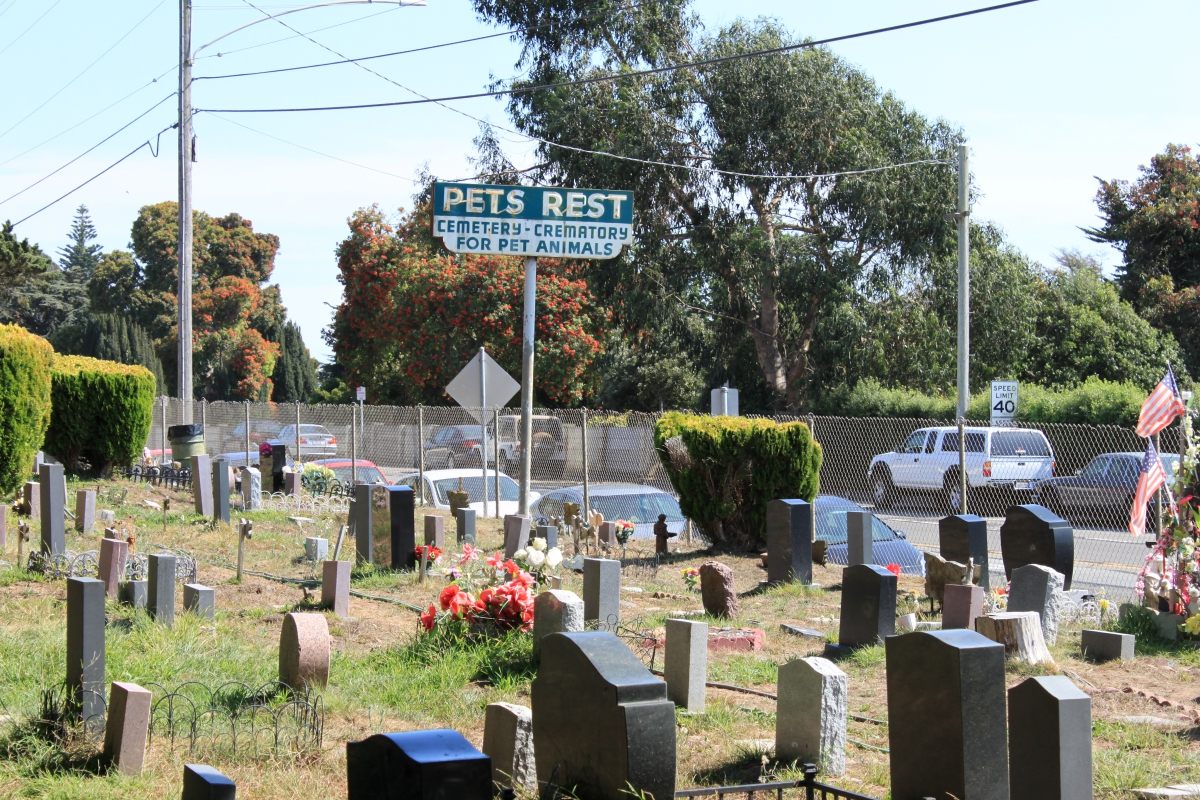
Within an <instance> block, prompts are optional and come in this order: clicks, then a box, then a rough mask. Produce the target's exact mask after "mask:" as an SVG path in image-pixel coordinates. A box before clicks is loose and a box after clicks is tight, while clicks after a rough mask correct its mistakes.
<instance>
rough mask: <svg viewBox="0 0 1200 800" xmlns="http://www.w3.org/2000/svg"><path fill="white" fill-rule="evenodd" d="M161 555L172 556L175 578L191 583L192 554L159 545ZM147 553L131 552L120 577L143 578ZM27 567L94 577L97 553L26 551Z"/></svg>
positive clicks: (193, 576) (97, 567) (46, 572)
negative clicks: (27, 552)
mask: <svg viewBox="0 0 1200 800" xmlns="http://www.w3.org/2000/svg"><path fill="white" fill-rule="evenodd" d="M161 550H162V552H163V553H164V554H165V555H173V556H175V582H176V583H195V582H196V576H197V573H198V569H199V568H198V567H197V566H196V558H195V557H194V556H192V555H190V554H188V553H183V552H180V551H178V550H168V549H166V548H161ZM147 558H148V557H147V555H146V554H144V553H134V554H131V555H130V556H129V558H128V559H127V560H126V561H125V575H124V578H123V580H127V581H140V580H145V579H146V576H147V575H148V574H149V571H148V567H147V563H148V561H147ZM28 568H29V571H30V572H39V573H41V574H42V575H45V576H46V577H48V578H59V579H61V578H96V577H99V575H100V553H99V551H98V550H85V551H84V552H82V553H73V552H71V551H70V550H64V551H63V552H61V553H53V554H51V553H43V552H42V551H40V550H34V551H33V552H31V553H30V554H29V561H28Z"/></svg>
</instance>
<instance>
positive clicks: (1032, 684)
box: [1008, 675, 1092, 800]
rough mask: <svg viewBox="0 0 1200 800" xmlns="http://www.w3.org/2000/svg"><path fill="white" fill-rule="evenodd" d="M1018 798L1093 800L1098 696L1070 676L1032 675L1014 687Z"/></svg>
mask: <svg viewBox="0 0 1200 800" xmlns="http://www.w3.org/2000/svg"><path fill="white" fill-rule="evenodd" d="M1008 726H1009V731H1008V757H1009V764H1008V774H1009V779H1010V781H1011V785H1012V796H1013V797H1020V798H1029V799H1030V800H1092V699H1091V698H1090V697H1088V695H1086V694H1085V693H1083V692H1082V691H1080V690H1079V687H1077V686H1076V685H1075V684H1073V683H1071V681H1070V679H1069V678H1065V677H1063V676H1061V675H1055V676H1051V677H1046V678H1028V679H1027V680H1025V681H1023V682H1022V683H1019V684H1017V685H1016V686H1014V687H1013V688H1011V689H1009V690H1008Z"/></svg>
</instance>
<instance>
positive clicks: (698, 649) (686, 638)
mask: <svg viewBox="0 0 1200 800" xmlns="http://www.w3.org/2000/svg"><path fill="white" fill-rule="evenodd" d="M666 629H667V632H666V639H667V642H666V648H665V649H666V653H665V657H666V665H665V666H664V667H663V673H664V676H665V677H666V679H667V697H668V698H669V699H670V700H671V702H672V703H674V704H675V705H677V706H680V707H682V708H684V709H685V710H687V711H691V712H693V713H696V714H699V713H703V711H704V684H705V682H706V681H707V680H708V623H707V622H697V621H695V620H690V619H668V620H667V622H666Z"/></svg>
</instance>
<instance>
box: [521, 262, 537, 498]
mask: <svg viewBox="0 0 1200 800" xmlns="http://www.w3.org/2000/svg"><path fill="white" fill-rule="evenodd" d="M536 304H537V259H536V258H533V257H529V258H526V259H525V310H524V314H523V315H522V316H523V318H524V324H523V326H522V334H521V497H520V505H519V507H518V510H519V512H520V513H521V514H528V513H529V483H530V473H531V472H532V469H533V338H534V319H535V317H536V314H537V309H536Z"/></svg>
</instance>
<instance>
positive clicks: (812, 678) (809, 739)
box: [775, 657, 850, 775]
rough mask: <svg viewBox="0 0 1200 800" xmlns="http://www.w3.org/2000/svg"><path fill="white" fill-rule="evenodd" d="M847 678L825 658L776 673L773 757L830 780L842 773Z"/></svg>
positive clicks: (801, 661)
mask: <svg viewBox="0 0 1200 800" xmlns="http://www.w3.org/2000/svg"><path fill="white" fill-rule="evenodd" d="M849 702H850V697H849V684H848V679H847V677H846V673H845V672H842V671H841V670H840V669H838V667H837V665H835V664H834V663H833V662H832V661H829V660H828V659H824V658H815V657H814V658H801V659H797V660H794V661H788V662H787V663H786V664H784V665H783V666H781V667H780V668H779V698H778V700H777V702H776V712H775V758H776V759H778V760H779V761H782V762H783V763H785V764H786V763H790V762H792V761H799V762H800V763H812V764H817V765H819V766H820V768H821V771H822V772H824V773H828V774H830V775H841V774H842V773H843V772H845V771H846V721H847V719H848V715H849Z"/></svg>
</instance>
